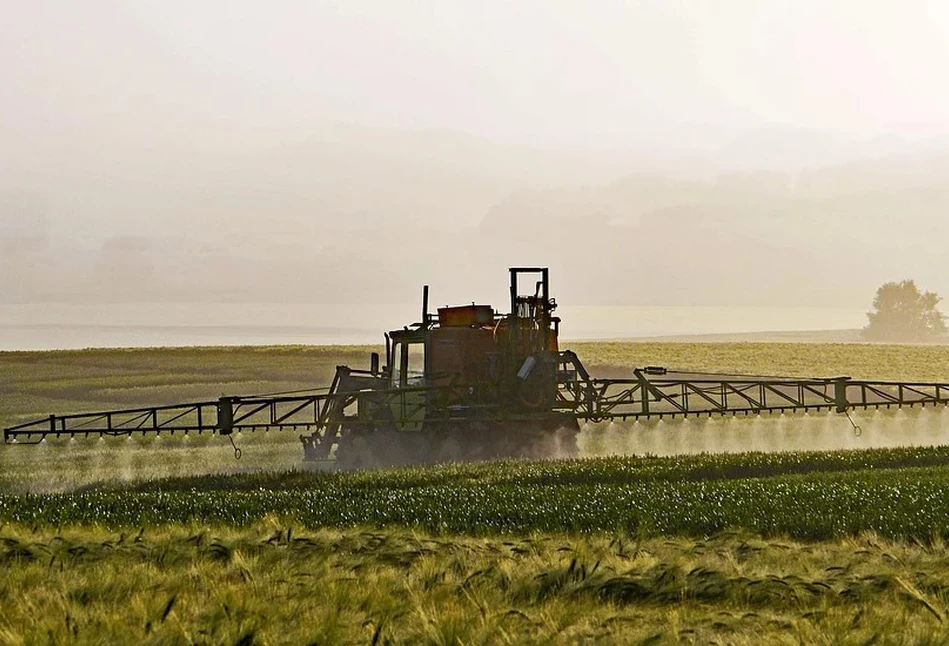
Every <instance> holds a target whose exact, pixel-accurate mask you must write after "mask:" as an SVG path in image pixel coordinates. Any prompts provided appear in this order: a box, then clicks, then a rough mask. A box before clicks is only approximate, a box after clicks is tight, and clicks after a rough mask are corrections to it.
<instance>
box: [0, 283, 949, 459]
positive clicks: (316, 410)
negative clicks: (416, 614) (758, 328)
mask: <svg viewBox="0 0 949 646" xmlns="http://www.w3.org/2000/svg"><path fill="white" fill-rule="evenodd" d="M510 299H511V300H510V311H509V313H507V314H500V313H498V312H496V311H495V310H494V308H492V307H491V306H488V305H476V304H473V303H472V304H471V305H463V306H459V307H444V308H440V309H438V310H437V313H436V314H434V315H433V314H430V313H429V307H428V287H427V286H426V287H425V288H424V290H423V297H422V317H421V321H420V322H418V323H415V324H413V325H411V326H406V327H404V328H403V329H401V330H395V331H392V332H389V333H388V334H386V335H385V348H386V349H385V353H386V356H385V363H384V364H383V365H380V357H379V355H378V354H377V353H373V354H372V355H371V357H370V362H369V368H368V369H355V368H350V367H347V366H339V367H337V369H336V376H335V378H334V379H333V383H332V385H331V386H330V387H329V388H328V389H327V388H324V389H322V390H314V391H306V392H299V391H297V392H292V393H284V394H268V395H249V396H227V397H220V398H218V399H212V400H208V401H201V402H193V403H187V404H171V405H167V406H148V407H141V408H133V409H126V410H110V411H103V412H96V413H81V414H72V415H50V416H48V417H44V418H42V419H39V420H35V421H30V422H26V423H23V424H18V425H16V426H12V427H10V428H6V429H4V432H3V437H4V441H5V442H6V443H8V444H11V443H17V444H37V443H39V442H42V441H43V440H44V439H45V438H47V437H61V436H70V437H75V436H86V437H89V436H123V435H131V434H135V433H140V434H143V435H146V434H155V433H176V432H180V433H186V434H187V433H204V432H209V433H217V434H220V435H222V436H227V437H231V436H232V434H233V433H234V432H235V431H253V430H271V429H274V430H296V431H303V432H304V434H303V435H301V437H300V440H301V442H302V444H303V453H304V459H305V460H306V461H310V462H324V461H325V462H334V463H335V465H336V466H337V467H338V468H343V469H353V468H361V467H372V466H380V465H393V464H411V463H427V462H446V461H459V460H479V459H491V458H498V457H540V456H546V455H550V454H551V453H552V452H555V453H557V454H559V455H573V454H575V453H576V451H577V445H576V438H577V434H578V432H579V430H580V423H581V422H586V421H594V422H596V421H603V420H628V419H647V418H664V417H665V418H676V417H685V416H700V415H708V416H712V415H725V414H730V415H754V414H760V413H764V412H774V411H817V410H833V411H836V412H838V413H844V414H847V415H848V417H849V411H850V410H851V409H854V408H874V407H875V408H880V407H886V408H889V407H902V406H917V405H920V406H926V405H946V404H949V383H908V382H888V381H861V380H853V379H850V378H849V377H832V378H812V379H801V378H790V377H789V378H783V377H762V376H749V375H728V374H710V373H698V372H674V371H670V370H666V369H665V368H661V367H655V366H649V367H643V368H637V369H635V370H632V372H631V375H630V376H629V377H628V378H624V379H600V378H594V377H592V376H591V375H590V374H589V373H588V372H587V370H586V369H585V368H584V366H583V364H582V363H581V361H580V359H579V357H578V356H577V355H576V354H574V353H573V352H571V351H570V350H561V349H560V348H559V343H558V337H559V332H560V319H559V318H557V317H556V316H554V314H553V312H554V310H555V309H556V306H557V304H556V302H555V300H554V299H553V298H551V296H550V283H549V280H548V270H547V269H546V268H533V267H532V268H525V267H516V268H512V269H511V270H510ZM855 428H856V429H859V427H856V426H855ZM231 441H232V442H233V438H232V437H231ZM238 455H239V453H238Z"/></svg>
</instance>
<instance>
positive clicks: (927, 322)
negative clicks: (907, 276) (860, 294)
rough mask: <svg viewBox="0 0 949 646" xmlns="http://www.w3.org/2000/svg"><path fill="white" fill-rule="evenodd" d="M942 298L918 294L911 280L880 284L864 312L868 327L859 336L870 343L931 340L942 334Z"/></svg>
mask: <svg viewBox="0 0 949 646" xmlns="http://www.w3.org/2000/svg"><path fill="white" fill-rule="evenodd" d="M941 300H942V298H940V297H939V295H938V294H935V293H934V292H920V291H919V288H918V287H916V283H915V282H914V281H912V280H904V281H901V282H899V283H884V284H883V285H881V286H880V288H879V289H878V290H877V294H876V298H874V299H873V310H872V311H870V312H867V318H868V319H869V320H870V324H869V325H867V327H865V328H863V337H864V338H865V339H867V340H870V341H931V340H934V339H937V338H939V337H941V336H943V335H945V334H946V315H945V314H943V313H942V312H940V311H939V309H938V305H939V301H941Z"/></svg>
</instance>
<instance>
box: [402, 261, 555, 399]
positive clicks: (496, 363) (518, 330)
mask: <svg viewBox="0 0 949 646" xmlns="http://www.w3.org/2000/svg"><path fill="white" fill-rule="evenodd" d="M510 279H511V283H510V296H511V303H510V306H511V307H510V312H509V313H508V314H501V313H498V312H497V311H496V310H495V309H494V308H493V307H492V306H490V305H479V304H476V303H471V304H469V305H459V306H451V307H449V306H446V307H441V308H439V309H438V310H437V314H436V315H432V314H430V313H429V311H428V293H429V291H428V286H427V285H426V286H425V287H424V289H423V292H422V293H423V296H422V320H421V322H420V323H416V324H414V325H413V326H412V327H411V328H408V327H407V328H403V329H402V330H395V331H392V332H390V333H389V334H387V335H386V345H387V349H386V353H387V365H388V367H389V368H388V377H389V387H390V388H393V389H395V388H403V389H404V388H416V387H449V386H450V387H452V388H453V389H454V390H456V391H457V393H456V394H455V395H454V396H453V397H452V398H450V402H449V405H451V406H455V407H456V408H458V407H464V406H468V407H478V408H479V409H480V410H481V411H482V412H484V411H486V410H494V411H499V410H504V411H510V410H523V409H528V410H532V411H536V410H542V409H547V410H549V409H550V407H551V406H552V405H553V396H554V394H555V391H556V363H557V352H558V341H557V337H558V334H559V324H560V319H558V318H556V317H555V316H553V314H552V313H553V311H554V309H555V308H556V306H557V305H556V302H555V301H554V299H552V298H551V297H550V283H549V276H548V270H547V269H546V268H526V267H516V268H512V269H511V270H510ZM525 283H527V284H528V285H529V289H528V291H524V285H525ZM444 404H445V402H444V401H438V402H436V405H437V406H443V405H444ZM432 412H435V411H432Z"/></svg>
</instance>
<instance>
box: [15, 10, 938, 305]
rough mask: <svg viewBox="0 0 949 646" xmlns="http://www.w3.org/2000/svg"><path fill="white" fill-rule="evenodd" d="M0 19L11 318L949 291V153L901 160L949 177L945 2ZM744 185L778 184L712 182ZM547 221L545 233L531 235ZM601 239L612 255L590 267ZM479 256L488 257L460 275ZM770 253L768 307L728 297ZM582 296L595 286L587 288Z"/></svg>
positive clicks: (114, 13)
mask: <svg viewBox="0 0 949 646" xmlns="http://www.w3.org/2000/svg"><path fill="white" fill-rule="evenodd" d="M0 10H2V15H3V17H4V19H3V20H2V21H0V61H2V65H0V300H3V299H4V298H7V299H8V300H9V299H11V298H12V299H14V300H19V301H22V300H23V299H25V298H30V297H31V295H32V294H36V293H44V294H47V296H48V297H49V298H53V296H50V294H63V293H69V294H77V293H86V292H81V290H78V288H74V287H73V286H72V285H73V283H72V282H70V281H74V282H75V281H78V282H79V283H82V284H84V285H86V286H87V287H86V288H84V289H87V291H88V293H90V294H91V293H92V292H93V291H95V290H94V289H93V287H89V285H93V286H98V289H99V290H100V291H105V292H108V291H109V290H110V289H112V288H111V283H110V282H109V281H110V280H117V279H118V278H124V279H125V282H126V283H127V284H126V286H125V287H126V288H125V289H124V291H123V290H118V289H115V290H112V291H113V292H115V293H124V294H127V295H133V296H134V295H139V296H136V297H140V295H141V294H142V293H143V290H142V289H140V288H139V287H140V283H141V281H143V280H145V279H146V278H147V279H149V280H151V281H152V282H153V283H154V284H156V285H159V286H161V287H165V288H168V289H172V287H169V286H173V288H174V290H179V288H181V289H184V288H185V287H191V286H194V287H195V289H206V285H212V284H213V285H215V286H216V287H215V290H218V291H223V290H225V289H230V288H231V286H232V285H234V284H249V283H252V282H254V281H256V283H254V284H256V285H258V286H259V290H261V291H262V292H267V290H268V289H269V288H270V286H271V285H274V284H278V283H284V282H286V279H287V277H288V276H289V277H292V278H293V279H294V280H296V281H305V280H311V277H312V276H316V275H318V276H320V277H321V280H325V281H328V282H331V283H339V282H340V281H351V282H347V283H346V284H347V285H351V289H349V290H344V292H343V293H346V294H348V295H349V298H352V299H353V300H366V299H369V298H381V296H379V294H383V295H385V294H386V293H390V292H392V291H393V290H395V289H401V288H402V287H403V285H404V284H405V283H406V282H410V283H411V285H413V290H414V286H415V285H417V284H419V283H421V282H422V281H424V280H427V279H428V277H429V276H431V275H432V274H436V273H438V272H443V275H440V276H439V277H440V278H441V279H442V280H443V281H444V282H445V283H446V289H447V285H449V284H451V283H453V282H455V276H460V275H461V273H462V272H465V271H467V272H468V274H467V275H466V276H465V278H466V279H470V280H469V282H468V283H467V284H468V285H470V286H476V285H484V284H485V281H487V279H486V278H483V276H486V275H487V266H488V265H489V264H491V265H494V266H495V267H494V269H493V270H496V266H498V265H500V266H502V267H503V266H506V264H508V263H510V264H516V263H519V262H523V263H527V264H555V263H559V268H558V271H561V272H563V273H566V274H569V275H570V276H574V277H576V276H582V272H583V271H584V270H585V269H586V268H587V267H588V266H590V265H591V264H594V265H595V264H597V263H599V265H597V266H598V267H600V271H601V272H602V273H601V274H600V275H601V276H611V275H613V274H614V273H616V272H617V271H618V269H617V268H619V269H621V270H622V271H627V272H634V271H649V270H652V269H655V277H654V278H653V279H651V280H650V281H642V282H641V283H640V288H639V291H635V290H632V288H631V287H630V291H624V290H625V289H626V287H623V288H622V289H619V290H617V289H613V288H612V286H610V285H606V286H605V287H603V289H602V290H601V292H602V293H600V295H599V296H590V299H591V301H596V302H599V301H604V300H609V301H610V302H614V301H621V302H627V303H631V304H644V305H655V304H659V305H662V304H664V303H668V302H673V303H674V304H689V303H691V304H696V303H701V304H703V305H708V306H716V305H719V304H722V305H728V304H734V303H739V302H740V303H742V304H746V305H748V304H750V305H757V304H762V303H763V302H765V301H766V302H767V304H774V303H780V302H785V300H787V302H793V304H797V305H808V304H809V303H810V304H817V305H821V306H826V305H828V304H834V303H836V302H837V300H838V299H839V298H841V296H840V295H841V294H843V295H845V297H846V298H847V299H848V300H847V305H848V306H859V304H860V303H864V302H868V301H869V300H870V296H871V295H872V290H873V289H874V288H875V286H876V285H878V284H879V282H878V281H880V280H884V279H893V280H900V279H903V278H911V277H914V276H921V277H925V278H927V279H930V278H931V279H932V282H933V283H936V284H933V285H932V288H937V289H939V290H940V291H942V292H944V293H949V279H944V278H941V277H944V276H949V271H947V270H949V267H947V266H944V264H945V262H944V260H943V258H944V253H943V249H942V244H941V241H942V239H943V238H941V237H939V236H941V235H942V233H943V230H942V229H941V228H939V227H942V226H943V225H942V222H943V221H944V220H945V218H944V217H943V216H942V214H943V213H944V212H945V208H946V205H947V204H949V191H946V189H944V188H943V187H946V186H949V161H945V160H944V161H945V163H943V162H939V163H934V162H931V160H930V159H929V158H928V157H926V156H925V155H924V156H918V155H917V157H914V158H913V160H912V162H913V163H912V164H910V163H905V161H904V159H903V158H901V157H898V156H895V155H898V154H908V153H913V154H915V153H918V152H919V150H918V149H914V148H913V146H916V145H922V144H920V142H923V143H925V142H935V143H932V144H931V145H932V146H933V148H932V150H942V151H943V152H944V153H946V160H949V152H946V151H949V85H947V84H946V83H945V82H944V81H943V77H944V65H945V61H947V60H949V5H947V4H946V3H942V2H937V1H935V0H903V1H901V2H898V3H897V2H866V1H863V2H857V1H849V0H837V1H823V2H819V1H816V0H797V1H793V2H792V1H787V2H785V1H778V0H774V1H769V2H761V1H757V0H731V1H716V2H712V1H701V0H692V1H676V0H663V1H658V0H657V1H651V0H650V1H647V0H643V1H639V2H635V1H627V2H620V1H618V0H598V1H597V2H593V3H591V2H580V1H566V0H544V1H541V0H521V1H518V2H502V1H500V0H482V1H480V2H461V1H448V0H440V1H408V0H406V1H404V2H393V1H391V0H347V1H341V2H326V1H316V0H314V1H308V2H303V1H299V2H294V1H291V0H270V1H268V2H260V1H259V0H256V1H251V0H230V1H228V2H224V1H221V0H202V1H194V0H192V1H184V0H161V1H159V0H135V1H131V0H129V1H123V0H85V1H83V2H76V1H74V0H72V1H65V0H46V1H43V0H37V1H35V2H12V1H11V0H0ZM926 145H930V144H926ZM940 147H941V148H940ZM914 151H915V152H914ZM927 154H928V153H927ZM887 156H889V157H888V159H887V160H885V163H883V162H881V163H876V162H873V163H870V162H868V163H869V165H866V166H859V165H858V166H852V164H853V163H856V162H858V161H860V160H863V161H864V162H866V161H867V160H870V159H872V158H874V157H880V158H887ZM670 160H671V161H670ZM848 164H851V166H848ZM874 164H875V165H874ZM821 168H824V169H825V170H826V172H825V173H823V174H819V173H818V172H817V171H818V170H820V169H821ZM828 169H829V170H828ZM736 170H740V171H742V172H744V173H754V172H757V171H774V170H778V171H780V172H781V173H783V174H782V175H780V176H776V177H775V176H764V175H762V176H760V177H758V176H752V175H748V176H741V177H738V178H737V179H735V178H734V177H729V178H726V179H725V180H722V182H723V183H721V184H720V185H718V186H711V185H704V184H701V183H696V181H697V180H696V177H698V178H700V179H701V181H706V182H712V183H714V182H716V181H719V179H718V178H719V176H718V175H717V173H726V174H727V173H734V172H735V171H736ZM637 173H639V174H642V173H647V176H646V178H645V179H643V177H637V176H636V174H637ZM648 173H652V175H648ZM685 174H691V175H689V177H688V178H686V179H683V177H684V175H685ZM689 182H691V183H689ZM726 185H727V186H726ZM729 186H730V187H731V188H728V187H729ZM881 191H882V192H884V193H885V195H884V194H882V193H880V192H881ZM878 193H880V194H878ZM11 196H12V197H11ZM23 204H28V205H39V206H30V207H29V208H30V209H33V210H32V211H30V213H34V212H35V213H36V214H39V215H38V216H37V218H36V222H39V223H40V224H38V225H36V227H34V228H37V229H43V227H44V226H46V228H47V229H48V231H49V233H50V236H51V239H53V242H54V243H55V244H53V243H48V242H49V241H48V240H47V241H46V242H45V243H44V239H43V236H42V235H34V234H33V233H31V232H30V231H31V229H30V227H31V226H33V225H32V224H30V223H31V222H32V220H28V219H24V218H23V217H21V216H22V212H23V208H26V207H22V206H17V205H23ZM5 205H6V206H5ZM10 205H13V206H10ZM18 209H19V210H18ZM650 210H653V211H655V212H650ZM551 214H554V215H551ZM555 216H556V217H555ZM568 216H575V217H577V218H586V219H585V220H577V221H575V222H572V223H569V224H564V222H565V218H566V217H568ZM492 218H493V220H492ZM531 218H546V221H548V222H555V223H556V224H554V225H551V226H550V227H547V229H548V230H547V231H546V234H547V235H534V232H536V231H538V230H543V229H544V228H545V227H544V226H543V225H538V224H537V223H536V222H535V221H533V220H531ZM899 218H904V219H905V221H906V222H908V223H909V224H908V225H907V226H905V227H902V229H900V227H901V226H902V225H899V224H898V223H897V220H898V219H899ZM801 221H807V222H808V223H810V226H811V229H804V228H801V226H799V222H801ZM24 222H25V224H24ZM491 222H494V224H491ZM591 222H592V223H594V224H590V223H591ZM605 222H610V223H620V224H619V225H618V226H619V228H616V227H614V228H606V227H607V225H606V224H603V223H605ZM44 223H45V224H44ZM485 223H487V225H490V226H487V225H486V224H485ZM498 223H500V224H498ZM512 223H513V224H512ZM343 225H345V226H343ZM482 225H484V226H482ZM597 226H599V227H601V228H600V229H597V228H596V227H597ZM479 227H480V228H479ZM491 227H494V228H493V229H492V228H491ZM637 227H638V228H637ZM703 227H704V228H703ZM435 229H437V235H436V233H431V236H432V237H431V238H430V239H426V238H424V236H422V235H411V234H413V233H417V234H423V233H426V232H432V231H435ZM897 229H900V230H897ZM514 230H517V231H522V234H518V235H519V237H518V238H517V239H514V240H511V239H510V234H509V231H514ZM811 230H813V231H814V237H813V240H812V239H811V237H810V231H811ZM492 231H493V232H494V233H492ZM919 231H929V232H930V235H928V236H927V235H920V234H919V233H918V232H919ZM24 232H26V233H24ZM933 232H936V233H933ZM406 233H408V235H406ZM937 233H938V235H937ZM14 234H15V236H18V237H17V239H16V240H14V237H15V236H14ZM400 235H401V237H400ZM584 235H589V236H590V238H591V239H592V240H593V241H594V242H597V241H602V240H607V241H608V242H609V244H610V245H613V246H612V247H610V249H608V250H607V251H608V253H607V252H605V251H601V252H600V253H590V250H589V248H584V249H580V250H578V249H577V248H576V247H577V241H579V240H581V239H583V236H584ZM479 236H480V237H479ZM492 236H494V237H492ZM5 238H6V239H5ZM138 238H143V239H138ZM20 239H23V240H26V239H30V240H32V241H31V242H29V244H26V243H24V244H21V243H20V242H19V241H18V240H20ZM159 239H160V240H159ZM37 240H39V242H37ZM524 240H529V241H531V244H530V245H527V244H524V243H523V241H524ZM644 240H645V241H647V242H649V244H646V245H642V241H644ZM708 240H714V241H715V243H714V244H707V241H708ZM156 241H157V242H156ZM897 241H898V244H897ZM152 242H155V244H152ZM47 243H48V244H47ZM43 244H47V246H46V247H43V246H42V245H43ZM56 245H58V246H56ZM400 245H401V246H400ZM636 245H641V246H640V247H637V246H636ZM462 247H463V248H464V249H465V252H464V253H468V254H471V255H472V256H476V257H478V258H479V259H480V264H477V265H472V266H471V267H470V268H468V267H461V266H457V267H454V268H453V269H452V270H451V271H443V270H444V268H445V267H446V266H449V265H451V263H452V262H453V261H455V260H456V259H457V257H458V256H459V255H461V254H460V252H459V251H458V249H459V248H462ZM586 247H592V248H594V249H595V248H596V246H595V245H587V246H586ZM36 249H39V250H40V251H36ZM354 249H358V250H359V251H360V253H361V257H362V258H368V259H370V260H371V262H363V263H353V261H352V258H353V250H354ZM868 249H872V251H873V254H874V255H870V254H869V253H868V251H867V250H868ZM667 250H669V251H667ZM397 251H399V252H400V253H401V256H400V257H396V256H395V252H397ZM746 251H747V253H745V252H746ZM4 254H6V261H5V260H4V257H3V255H4ZM31 254H32V255H31ZM37 254H46V256H44V257H40V256H38V255H37ZM149 254H151V255H150V256H149ZM254 254H256V255H254ZM676 254H679V256H676ZM14 256H17V257H16V258H14ZM27 256H29V258H26V257H27ZM877 257H879V258H880V260H879V261H877V260H876V258H877ZM24 258H26V260H25V259H24ZM50 258H52V259H53V260H55V262H53V260H51V259H50ZM149 259H151V260H149ZM27 260H29V262H27ZM637 260H638V262H639V263H640V264H638V265H636V264H635V263H634V261H637ZM152 261H154V262H152ZM779 261H780V264H781V265H782V267H784V269H781V271H784V272H785V273H783V274H781V275H780V276H779V280H778V282H779V283H780V285H781V289H773V288H772V287H771V285H770V284H768V283H767V282H760V284H757V286H756V287H755V288H754V289H748V288H747V285H743V284H742V280H741V279H735V278H733V277H734V276H744V275H745V273H747V274H748V275H752V276H758V277H760V276H770V275H771V272H774V271H777V270H778V268H776V267H772V265H773V264H774V265H776V264H777V263H778V262H779ZM4 262H6V264H4ZM307 262H309V263H310V264H306V263H307ZM31 263H33V264H31ZM56 263H59V264H58V265H56ZM294 263H296V264H294ZM624 263H625V264H624ZM663 263H666V264H663ZM769 263H770V264H769ZM798 263H803V265H804V266H805V267H806V268H808V269H807V271H809V272H810V274H809V277H807V278H806V279H805V278H804V277H802V274H801V273H800V271H798V270H797V267H798ZM380 265H385V269H386V271H379V269H380ZM54 266H58V267H59V269H58V270H57V271H58V272H59V273H58V274H57V273H56V272H55V271H54V270H53V269H50V267H54ZM34 267H43V268H44V269H42V270H40V269H33V268H34ZM686 267H687V268H688V271H686V270H685V269H683V268H686ZM131 268H137V269H136V271H132V270H131ZM265 270H266V271H265ZM4 272H6V274H7V275H3V274H4ZM452 272H457V273H452ZM502 273H503V272H502ZM620 273H621V272H620ZM357 274H358V275H357ZM492 275H497V274H492ZM827 275H834V276H838V277H839V280H840V281H849V282H842V283H841V285H842V287H841V289H831V288H830V286H829V283H828V282H827V281H826V279H825V277H826V276H827ZM690 276H697V277H698V278H699V279H700V280H694V279H693V278H691V277H690ZM205 278H207V281H208V282H207V283H202V282H201V280H203V279H205ZM357 278H358V280H357ZM732 280H735V281H736V283H735V284H734V285H733V284H732V283H731V282H729V281H732ZM44 281H45V282H44ZM386 281H388V282H386ZM808 281H810V282H808ZM939 281H941V282H939ZM599 282H600V283H602V282H603V281H599ZM41 283H42V284H41ZM296 284H297V283H294V285H296ZM47 286H49V287H50V289H49V290H46V289H45V287H47ZM923 286H924V287H927V288H929V287H930V285H928V284H924V285H923ZM565 287H570V285H569V284H567V285H565ZM647 287H648V289H647ZM294 289H296V287H294ZM373 289H375V290H376V292H375V293H376V295H375V296H372V293H371V290H373ZM144 291H146V292H147V290H144ZM179 291H180V290H179ZM13 292H16V293H17V294H18V295H17V296H15V297H13V296H10V294H12V293H13ZM769 292H770V293H769ZM175 293H179V292H178V291H176V292H175ZM228 293H230V292H228ZM413 293H414V292H413ZM568 294H569V295H570V296H571V297H572V298H582V297H584V296H585V295H587V294H592V291H590V290H587V289H586V286H585V285H584V283H583V282H582V281H581V280H580V279H579V278H576V282H575V283H574V284H573V286H572V287H570V289H569V291H568ZM819 294H823V296H820V302H817V301H816V300H815V299H818V296H816V295H819ZM100 296H101V294H100ZM56 297H57V298H58V297H59V296H56ZM129 297H131V296H129ZM166 297H169V296H167V295H166ZM587 304H593V303H587Z"/></svg>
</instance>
